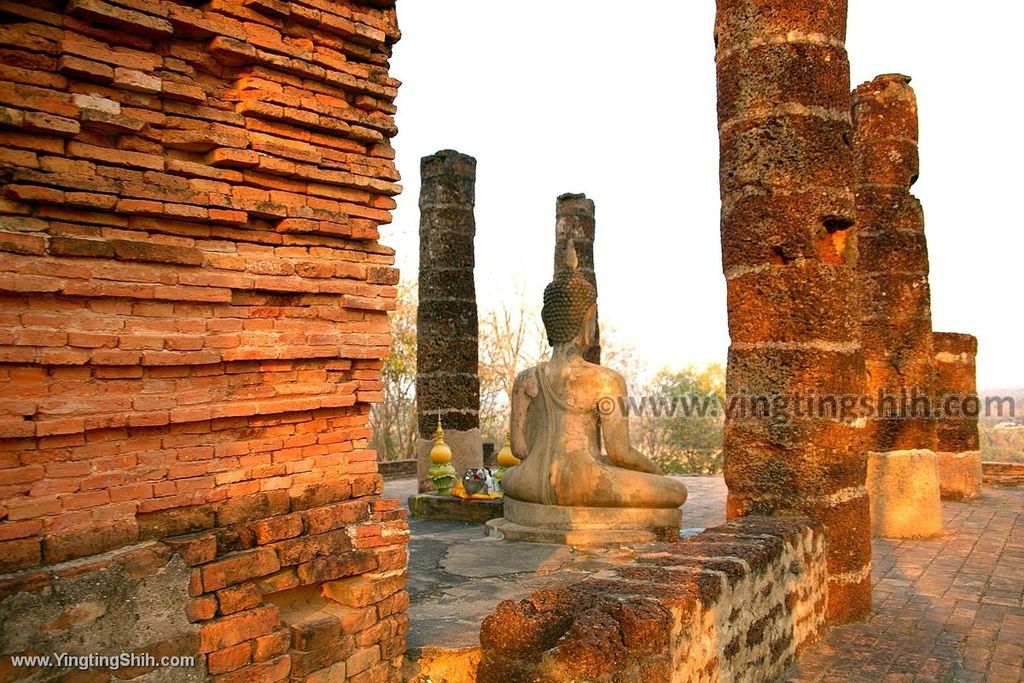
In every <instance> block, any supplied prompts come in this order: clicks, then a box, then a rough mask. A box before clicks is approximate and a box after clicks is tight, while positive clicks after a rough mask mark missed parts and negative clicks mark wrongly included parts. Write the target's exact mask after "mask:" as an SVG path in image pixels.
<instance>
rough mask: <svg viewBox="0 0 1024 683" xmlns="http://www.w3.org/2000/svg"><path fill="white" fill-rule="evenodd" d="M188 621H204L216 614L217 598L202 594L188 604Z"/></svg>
mask: <svg viewBox="0 0 1024 683" xmlns="http://www.w3.org/2000/svg"><path fill="white" fill-rule="evenodd" d="M187 612H188V618H189V621H192V622H196V621H206V620H207V619H212V618H213V617H214V616H215V615H216V614H217V599H216V598H215V597H213V596H212V595H202V596H200V597H198V598H195V599H194V600H192V602H190V603H189V604H188V609H187Z"/></svg>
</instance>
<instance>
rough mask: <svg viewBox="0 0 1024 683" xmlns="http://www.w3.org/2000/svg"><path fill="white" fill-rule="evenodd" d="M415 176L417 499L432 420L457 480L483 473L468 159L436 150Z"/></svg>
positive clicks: (472, 170) (427, 486) (472, 183)
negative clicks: (473, 472)
mask: <svg viewBox="0 0 1024 683" xmlns="http://www.w3.org/2000/svg"><path fill="white" fill-rule="evenodd" d="M420 175H421V178H422V186H421V188H420V273H419V308H418V311H417V316H416V338H417V343H416V411H417V418H418V422H419V432H420V434H419V435H420V438H419V439H418V442H417V450H416V454H417V465H416V471H417V477H418V478H419V490H420V492H425V491H432V490H433V488H434V486H433V483H432V482H431V481H430V477H429V476H428V474H427V470H428V469H429V468H430V447H431V446H432V445H433V444H434V439H433V434H434V431H435V430H436V429H437V420H438V417H440V419H441V425H442V426H443V427H444V433H445V441H447V443H448V445H449V446H450V447H451V449H452V466H453V467H455V470H456V472H458V473H459V475H460V476H461V474H462V473H463V472H464V471H465V470H466V469H468V468H470V467H481V466H482V465H483V446H482V443H481V438H480V378H479V376H478V375H477V365H478V355H479V352H478V347H477V308H476V286H475V284H474V282H473V266H474V255H473V239H474V237H475V236H476V220H475V218H474V216H473V206H474V203H475V194H476V191H475V188H476V159H474V158H473V157H471V156H467V155H465V154H460V153H458V152H454V151H452V150H444V151H441V152H438V153H437V154H434V155H432V156H428V157H424V158H423V159H422V160H421V162H420Z"/></svg>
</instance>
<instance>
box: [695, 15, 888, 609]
mask: <svg viewBox="0 0 1024 683" xmlns="http://www.w3.org/2000/svg"><path fill="white" fill-rule="evenodd" d="M846 10H847V3H846V2H845V0H827V1H825V2H808V1H806V0H768V1H765V0H757V1H755V0H718V14H717V19H716V26H715V39H716V46H717V54H716V64H717V68H718V122H719V136H720V141H721V144H720V147H721V154H720V158H721V172H720V176H721V177H720V182H721V194H722V256H723V265H724V270H725V276H726V281H727V291H728V307H729V333H730V337H731V345H730V348H729V359H728V371H727V379H726V393H727V395H728V396H729V398H730V400H732V399H733V398H736V397H738V398H739V399H740V400H744V397H747V398H749V397H760V398H761V399H766V400H767V401H769V403H770V402H771V401H773V400H774V399H776V398H782V397H800V396H803V397H805V398H806V397H807V396H809V395H812V394H813V395H817V396H822V395H832V396H858V395H861V394H862V393H863V391H864V358H863V354H862V351H861V347H860V342H859V326H860V316H859V312H858V306H857V300H856V274H855V272H854V269H853V265H854V263H855V260H856V249H855V248H854V247H853V244H852V239H851V234H850V229H851V227H852V226H853V224H854V216H855V203H854V196H853V191H852V188H853V179H854V166H853V155H852V150H851V139H852V128H851V122H850V66H849V62H848V60H847V55H846V49H845V47H844V42H843V41H844V40H845V37H846ZM783 400H784V399H783ZM783 405H785V404H783ZM794 412H795V411H794V410H793V408H792V404H791V405H790V408H789V410H788V412H787V411H786V410H785V409H783V410H782V411H780V412H779V413H778V414H775V415H765V414H764V413H765V411H763V410H762V411H760V412H756V411H751V412H748V413H747V414H746V415H744V416H739V415H737V414H733V415H730V416H729V417H727V419H726V423H725V438H724V452H725V453H724V455H725V479H726V483H727V484H728V486H729V499H728V514H729V516H730V518H732V517H736V516H741V515H748V514H790V513H797V514H803V515H806V516H808V517H810V518H811V519H814V520H816V521H819V522H824V523H825V524H826V525H827V527H828V532H829V533H830V534H834V535H835V537H836V538H839V539H842V542H839V543H833V544H830V545H829V610H830V614H831V618H832V619H833V620H834V621H844V620H849V619H855V618H860V617H864V616H866V615H867V614H868V613H869V611H870V607H871V583H870V579H871V577H870V568H871V530H870V524H869V512H868V498H867V491H866V489H865V487H864V481H865V476H866V449H865V448H864V443H863V429H862V428H861V427H860V425H859V424H858V423H856V422H853V421H851V420H850V419H843V418H842V416H836V415H835V414H834V413H833V414H827V413H826V414H824V415H822V414H820V413H818V412H815V413H814V415H813V417H811V416H807V415H806V414H805V415H804V416H803V417H799V416H795V415H794Z"/></svg>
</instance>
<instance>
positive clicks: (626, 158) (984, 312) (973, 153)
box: [382, 0, 1024, 390]
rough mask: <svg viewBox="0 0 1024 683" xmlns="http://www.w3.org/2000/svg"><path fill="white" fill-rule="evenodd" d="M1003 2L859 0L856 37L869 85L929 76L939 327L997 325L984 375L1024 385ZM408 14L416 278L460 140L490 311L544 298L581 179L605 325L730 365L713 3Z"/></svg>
mask: <svg viewBox="0 0 1024 683" xmlns="http://www.w3.org/2000/svg"><path fill="white" fill-rule="evenodd" d="M1000 11H1001V12H1002V15H1001V16H1000V15H997V16H993V13H991V12H989V13H981V12H977V13H966V12H962V11H956V10H953V9H950V8H946V7H937V6H935V4H934V3H926V2H924V0H907V1H906V2H904V3H900V4H899V5H897V6H893V5H892V4H891V3H887V2H883V1H882V0H862V2H860V3H857V5H856V6H855V7H851V9H850V22H849V37H848V48H849V52H850V59H851V64H852V71H853V74H852V76H853V77H852V80H851V85H852V86H856V85H857V84H859V83H862V82H864V81H868V80H871V79H872V78H874V77H875V76H876V75H878V74H882V73H893V72H900V73H905V74H908V75H910V76H911V77H912V78H913V82H912V85H913V86H914V87H915V88H916V91H917V96H918V102H919V109H920V119H921V121H920V128H921V181H920V183H918V184H917V185H915V187H914V189H913V192H914V194H915V195H917V196H918V197H919V198H920V199H921V201H922V204H923V206H924V210H925V216H926V228H925V229H926V234H927V236H928V240H929V252H930V260H931V266H932V269H931V278H930V282H931V292H932V316H933V329H935V330H936V331H950V332H966V333H969V334H974V335H976V336H977V337H978V338H979V356H978V386H979V387H989V386H996V387H1000V386H1024V358H1022V357H1021V354H1020V353H1019V352H1018V350H1017V346H1018V343H1017V338H1018V337H1019V333H1017V332H1016V329H1015V328H1016V326H1017V325H1016V323H1015V318H1016V316H1015V315H1014V314H1013V312H1011V311H1008V310H1000V305H999V304H998V303H997V302H995V301H993V300H992V299H991V298H985V296H984V295H985V293H987V292H992V291H997V292H1015V291H1018V292H1019V291H1020V290H1021V289H1022V284H1021V281H1020V278H1019V276H1017V275H1016V273H1017V271H1018V270H1019V267H1020V264H1019V261H1020V258H1021V255H1022V254H1024V230H1022V229H1021V227H1022V226H1020V225H1019V224H1017V223H1019V219H1016V218H1013V219H1012V220H1013V221H1016V223H1014V222H1011V219H1010V217H1015V216H1016V212H1015V210H1014V207H1013V206H1012V204H1011V202H1012V201H1013V200H1014V198H1015V196H1016V188H1015V183H1014V178H1015V175H1016V172H1015V169H1014V167H1013V160H1014V159H1016V158H1020V157H1021V156H1024V141H1022V139H1021V138H1020V136H1016V135H1014V134H1013V131H1014V130H1015V127H1016V121H1015V119H1014V114H1015V112H1016V107H1015V106H1014V105H1015V102H1014V100H1015V95H1014V92H1013V88H1012V87H1010V86H1009V84H1010V83H1012V82H1014V76H1015V74H1014V73H1013V71H1012V68H1011V65H1013V64H1015V61H1014V60H1015V58H1014V56H1013V52H1012V51H1013V49H1015V48H1014V47H1013V46H1014V45H1015V42H1014V41H1013V40H1012V38H1013V27H1015V26H1019V25H1021V24H1022V23H1024V7H1021V6H1013V7H1008V8H1001V10H1000ZM538 17H543V20H542V21H539V20H538V19H537V18H538ZM995 19H998V20H995ZM399 21H400V23H401V25H402V26H403V28H404V30H405V34H404V35H405V37H404V38H403V40H402V41H401V42H400V43H399V44H398V45H397V46H396V48H395V56H394V59H393V60H392V65H393V68H392V73H393V75H394V76H395V77H397V78H399V79H400V80H402V81H403V83H404V84H403V86H402V88H401V89H400V92H399V98H398V102H397V104H398V117H397V121H398V126H399V130H400V133H399V136H398V138H397V139H396V140H395V143H394V144H395V148H396V150H397V159H396V163H397V165H398V168H399V170H400V171H401V172H402V174H403V181H402V183H403V185H404V187H405V191H404V193H403V194H402V195H401V196H399V197H398V198H397V201H398V208H397V209H396V210H395V211H394V223H393V224H392V225H390V226H384V228H383V229H382V235H383V241H384V243H385V244H387V245H389V246H392V247H395V248H396V250H397V265H398V266H399V267H400V268H401V270H402V276H403V278H404V279H407V280H409V279H411V280H415V278H416V263H417V258H418V221H419V213H418V209H417V199H418V193H419V178H418V175H419V160H420V157H422V156H425V155H428V154H432V153H434V152H436V151H438V150H441V149H456V150H458V151H460V152H463V153H466V154H470V155H472V156H474V157H476V158H477V160H478V171H477V172H478V177H477V209H476V218H477V239H476V258H477V269H476V283H477V293H478V301H479V304H480V307H481V309H487V308H490V307H495V306H496V305H497V304H499V303H500V302H501V301H502V300H512V299H513V298H514V293H515V292H516V290H517V289H518V290H521V291H522V292H523V293H524V295H525V296H526V297H527V298H528V300H529V303H530V304H532V305H539V303H540V295H541V292H542V290H543V288H544V286H545V285H546V284H547V283H548V281H549V280H550V277H551V272H550V271H551V253H552V252H551V250H552V249H553V243H554V242H553V240H554V221H555V216H554V208H555V198H556V197H557V196H558V195H560V194H563V193H565V192H583V193H586V194H587V196H588V197H590V198H591V199H593V200H594V201H595V203H596V206H597V237H596V241H595V263H596V267H595V270H596V272H597V278H598V288H599V292H600V307H601V319H602V321H603V322H606V323H610V324H611V325H612V326H613V327H615V328H616V330H618V332H619V335H620V336H621V337H623V338H628V340H629V341H631V342H632V344H633V345H634V346H635V347H636V350H637V354H638V355H639V356H640V357H641V358H642V359H643V360H644V361H645V363H646V364H647V365H648V366H649V368H650V369H651V370H652V372H653V371H656V370H657V369H658V368H660V367H663V366H669V367H672V368H678V367H683V366H685V365H687V364H688V363H693V364H695V365H698V366H703V365H707V364H709V363H714V362H717V363H721V364H723V365H724V364H725V360H726V351H727V348H728V345H729V337H728V333H727V325H726V302H725V278H724V276H723V275H722V269H721V251H720V243H719V215H718V213H719V206H720V203H719V194H718V136H717V124H716V118H715V112H716V104H715V102H716V90H715V67H714V47H713V42H712V38H711V36H712V29H713V21H714V3H693V4H686V5H685V6H683V5H682V4H675V3H658V4H656V5H654V6H653V7H652V8H650V10H649V11H645V12H643V13H629V12H621V11H618V10H615V9H614V8H611V7H605V6H600V5H595V4H593V3H584V2H582V0H564V2H562V3H558V4H557V5H551V4H550V3H544V4H542V3H541V2H540V1H539V0H524V2H523V3H520V4H518V5H517V6H516V7H515V8H514V9H503V8H501V7H494V6H490V5H485V4H484V3H478V2H473V1H472V0H435V2H433V3H430V7H426V6H425V4H422V3H421V4H413V5H407V6H403V7H401V8H400V10H399ZM524 36H525V37H528V38H529V40H524ZM945 36H955V37H956V41H957V43H956V44H957V45H958V46H959V49H956V50H950V49H949V47H948V45H949V43H948V40H939V39H938V37H945ZM610 45H613V46H614V48H615V49H609V46H610ZM524 46H526V48H528V49H524ZM627 83H628V84H629V85H630V89H629V90H628V91H622V90H621V86H622V85H623V84H627ZM979 103H981V104H980V105H979ZM965 122H967V123H966V125H965ZM1004 308H1005V305H1004ZM986 390H987V389H986Z"/></svg>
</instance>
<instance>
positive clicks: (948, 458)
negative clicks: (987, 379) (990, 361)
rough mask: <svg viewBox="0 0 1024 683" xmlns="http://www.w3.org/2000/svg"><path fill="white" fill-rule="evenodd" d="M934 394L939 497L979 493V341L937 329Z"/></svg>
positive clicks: (970, 496)
mask: <svg viewBox="0 0 1024 683" xmlns="http://www.w3.org/2000/svg"><path fill="white" fill-rule="evenodd" d="M932 339H933V342H934V351H935V368H936V383H935V396H936V400H937V402H938V404H939V408H940V411H941V412H940V414H939V419H938V420H937V423H936V432H937V450H938V452H939V477H940V483H941V486H942V497H943V498H949V499H953V500H957V499H971V498H977V497H978V496H979V495H981V486H982V479H983V475H982V466H981V455H980V453H979V450H980V445H979V436H978V416H979V415H980V411H981V409H982V406H981V402H980V399H979V397H978V390H977V382H976V379H975V377H976V371H975V358H976V356H977V353H978V340H977V339H976V338H975V337H973V336H971V335H969V334H956V333H949V332H936V333H935V334H934V335H933V336H932Z"/></svg>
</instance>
